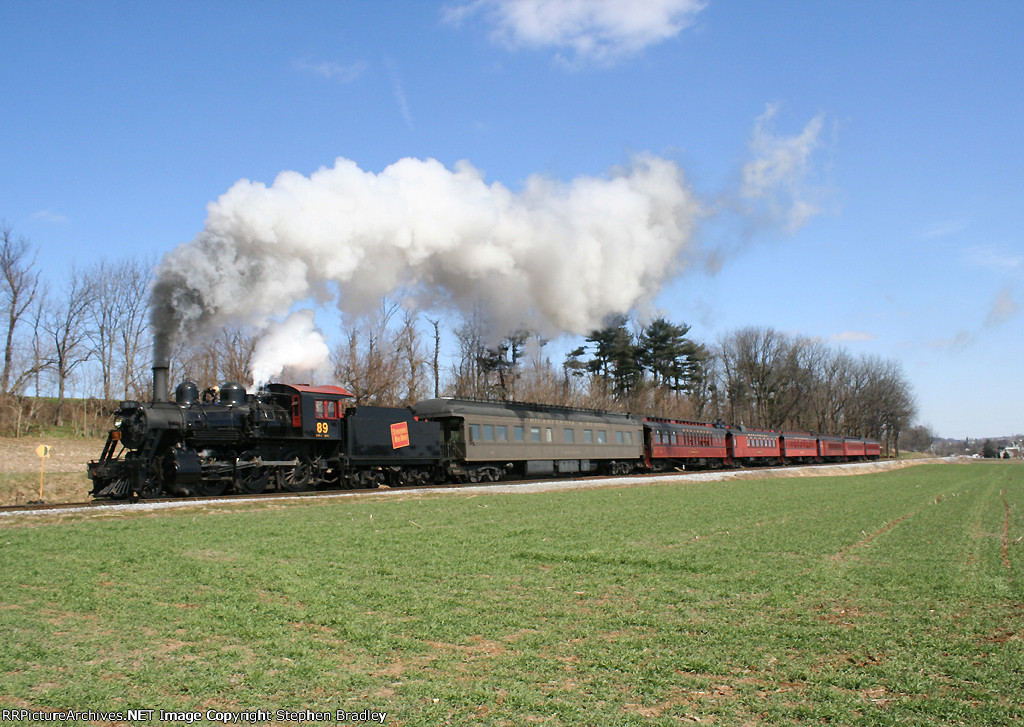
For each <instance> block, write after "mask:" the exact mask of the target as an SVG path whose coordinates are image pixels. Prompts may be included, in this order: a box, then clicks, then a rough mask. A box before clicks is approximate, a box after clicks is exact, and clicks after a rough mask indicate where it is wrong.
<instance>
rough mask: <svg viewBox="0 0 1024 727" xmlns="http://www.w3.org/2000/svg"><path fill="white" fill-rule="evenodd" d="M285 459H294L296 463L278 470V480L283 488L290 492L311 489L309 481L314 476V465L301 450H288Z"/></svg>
mask: <svg viewBox="0 0 1024 727" xmlns="http://www.w3.org/2000/svg"><path fill="white" fill-rule="evenodd" d="M283 459H290V460H294V461H295V464H293V465H288V466H285V467H283V468H281V469H280V470H279V471H278V482H279V484H280V486H281V489H283V490H288V491H289V492H303V491H305V490H308V489H309V482H310V480H311V479H312V477H313V467H312V465H311V464H310V463H309V460H308V459H306V458H305V457H304V456H303V455H302V453H301V452H297V451H296V452H288V453H287V454H286V455H285V456H284V458H283Z"/></svg>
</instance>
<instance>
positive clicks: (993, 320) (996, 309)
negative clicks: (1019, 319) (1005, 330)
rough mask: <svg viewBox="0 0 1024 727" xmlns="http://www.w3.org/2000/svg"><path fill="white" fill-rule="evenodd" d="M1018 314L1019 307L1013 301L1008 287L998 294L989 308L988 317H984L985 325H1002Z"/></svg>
mask: <svg viewBox="0 0 1024 727" xmlns="http://www.w3.org/2000/svg"><path fill="white" fill-rule="evenodd" d="M1019 312H1020V306H1019V305H1017V303H1016V302H1015V301H1014V300H1013V296H1012V295H1011V291H1010V286H1006V287H1005V288H1003V289H1002V290H1000V291H999V292H998V293H996V297H995V299H994V300H993V301H992V305H991V306H990V307H989V310H988V315H987V316H985V325H986V326H988V327H992V326H998V325H1002V324H1003V323H1006V322H1007V321H1008V320H1010V319H1011V318H1013V317H1014V316H1015V315H1017V313H1019Z"/></svg>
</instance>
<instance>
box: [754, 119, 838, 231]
mask: <svg viewBox="0 0 1024 727" xmlns="http://www.w3.org/2000/svg"><path fill="white" fill-rule="evenodd" d="M777 113H778V104H777V103H769V104H767V105H766V106H765V113H764V114H762V115H761V116H759V117H758V119H757V121H756V122H755V125H754V133H753V135H752V137H751V144H750V148H751V156H752V157H753V159H752V160H751V161H749V162H748V163H746V164H744V165H743V168H742V171H741V172H740V176H741V182H740V189H739V194H740V197H742V198H743V199H744V200H746V202H748V203H749V204H753V205H755V206H760V205H763V206H764V207H765V208H766V210H767V212H768V214H769V216H770V217H772V218H774V219H777V220H779V221H781V222H782V223H783V224H784V225H785V227H786V228H787V229H788V230H790V231H796V230H798V229H800V228H801V227H803V226H804V225H805V224H806V223H807V222H808V221H809V220H810V219H811V218H812V217H814V216H815V215H817V214H820V213H821V208H820V207H819V206H818V204H817V203H815V202H813V201H812V200H810V199H808V198H809V197H811V196H812V190H811V189H810V187H809V186H808V183H807V178H808V177H809V176H810V174H811V172H812V171H813V164H812V157H813V155H814V152H815V151H816V149H817V148H818V147H819V146H820V145H821V141H820V136H821V129H822V127H823V125H824V115H823V114H818V115H817V116H816V117H814V118H813V119H811V120H810V121H809V122H808V123H807V126H805V127H804V130H803V131H801V132H800V133H799V134H796V135H795V136H782V135H779V134H776V133H775V131H774V128H773V127H772V121H773V119H774V118H775V115H776V114H777Z"/></svg>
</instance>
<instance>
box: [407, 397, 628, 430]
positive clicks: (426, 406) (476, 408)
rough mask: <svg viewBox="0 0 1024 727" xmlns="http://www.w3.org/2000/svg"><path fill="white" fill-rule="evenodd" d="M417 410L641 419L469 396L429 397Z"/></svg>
mask: <svg viewBox="0 0 1024 727" xmlns="http://www.w3.org/2000/svg"><path fill="white" fill-rule="evenodd" d="M412 409H413V412H414V413H415V414H416V416H417V417H419V418H421V419H422V418H427V419H433V418H439V417H461V418H463V419H465V418H472V417H482V416H493V417H508V418H510V419H511V418H515V419H556V420H564V421H574V422H593V423H595V424H597V423H603V424H609V425H611V424H615V425H618V426H626V425H628V426H639V424H640V422H639V421H638V420H637V419H635V418H633V417H631V416H630V415H629V414H616V413H612V412H601V411H595V410H590V409H572V408H570V407H562V406H548V405H545V404H527V403H524V402H516V401H508V402H504V401H471V400H468V399H427V400H425V401H421V402H419V403H418V404H414V405H413V407H412Z"/></svg>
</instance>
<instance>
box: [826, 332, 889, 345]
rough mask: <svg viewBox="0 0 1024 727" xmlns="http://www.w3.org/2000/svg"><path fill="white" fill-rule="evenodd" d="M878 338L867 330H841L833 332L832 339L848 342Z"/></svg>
mask: <svg viewBox="0 0 1024 727" xmlns="http://www.w3.org/2000/svg"><path fill="white" fill-rule="evenodd" d="M877 338H878V336H876V335H875V334H873V333H868V332H867V331H843V332H842V333H836V334H833V336H832V340H833V341H836V342H839V343H849V342H857V341H874V340H876V339H877Z"/></svg>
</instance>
